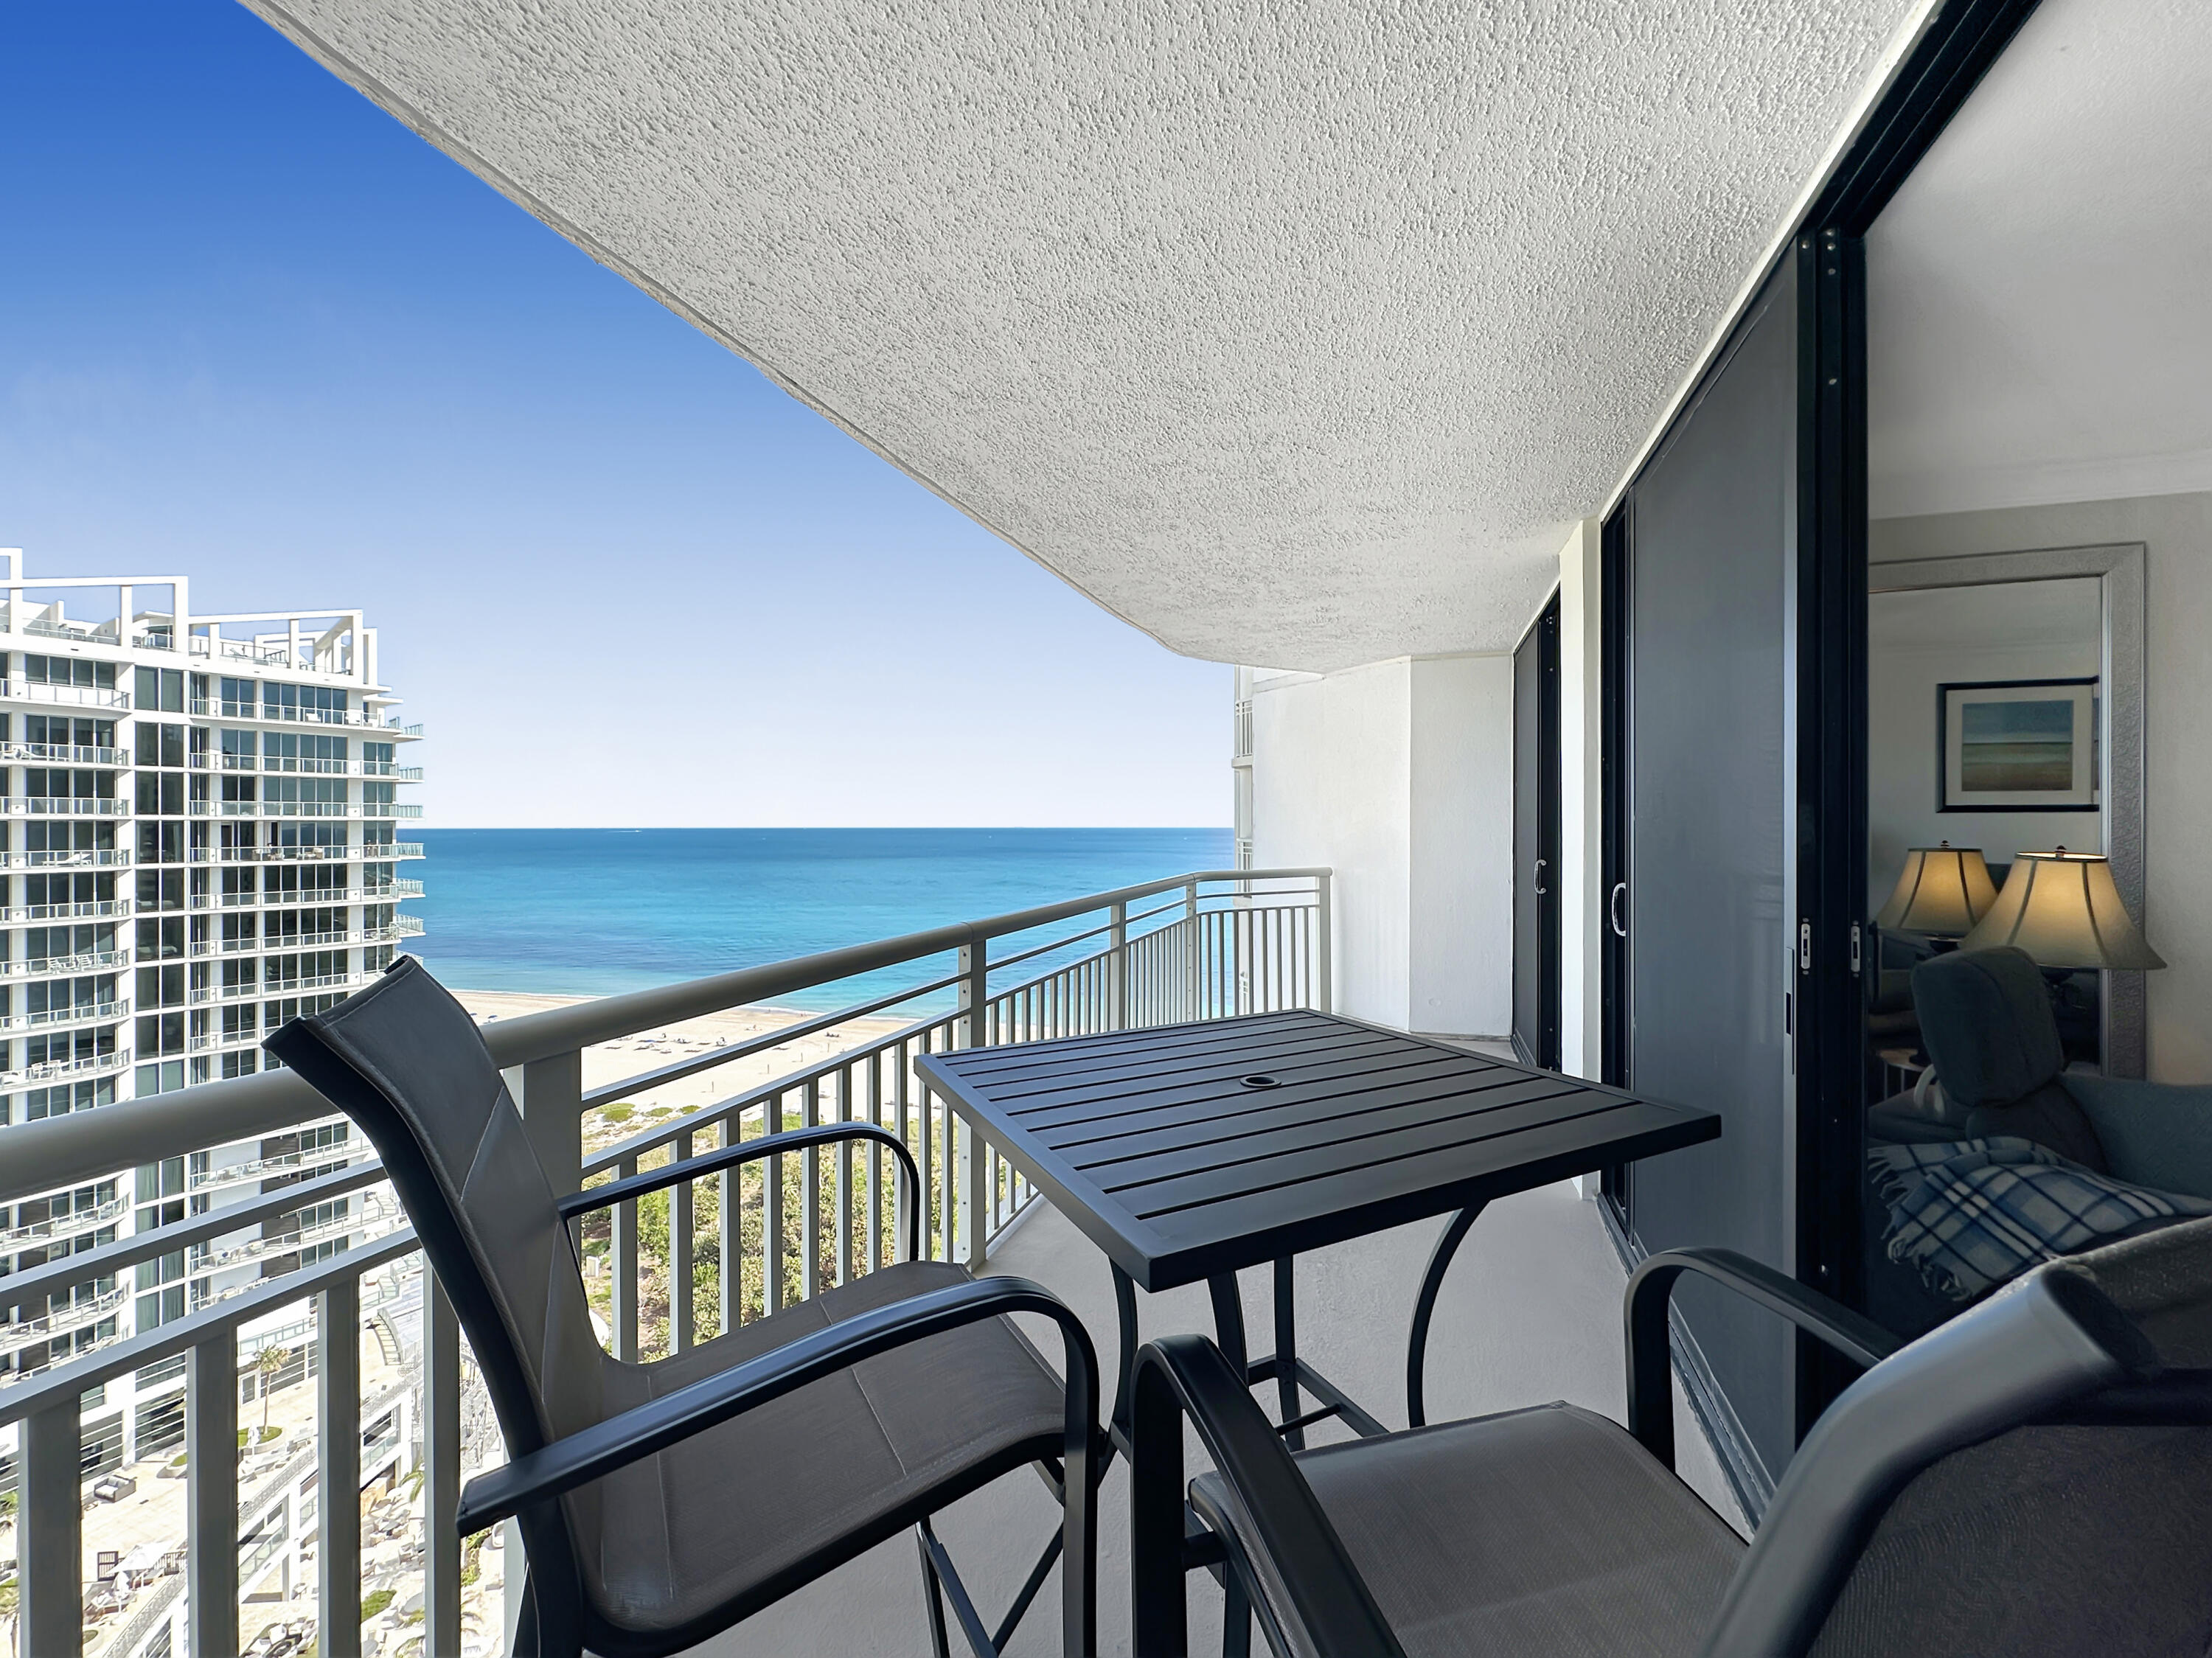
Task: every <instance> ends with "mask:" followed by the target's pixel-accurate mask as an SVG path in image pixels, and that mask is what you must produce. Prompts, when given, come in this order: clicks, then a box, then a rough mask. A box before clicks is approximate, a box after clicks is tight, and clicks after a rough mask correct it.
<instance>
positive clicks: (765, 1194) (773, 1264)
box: [761, 1094, 783, 1313]
mask: <svg viewBox="0 0 2212 1658" xmlns="http://www.w3.org/2000/svg"><path fill="white" fill-rule="evenodd" d="M765 1118H766V1124H767V1128H766V1132H767V1133H771V1134H781V1133H783V1096H782V1095H781V1094H777V1095H775V1096H772V1097H771V1098H770V1099H769V1102H768V1108H767V1111H766V1114H765ZM761 1180H762V1182H763V1184H762V1187H761V1309H762V1311H763V1312H769V1313H780V1312H781V1311H782V1310H783V1153H782V1152H781V1151H774V1152H770V1153H769V1155H768V1156H767V1157H764V1158H763V1159H762V1160H761Z"/></svg>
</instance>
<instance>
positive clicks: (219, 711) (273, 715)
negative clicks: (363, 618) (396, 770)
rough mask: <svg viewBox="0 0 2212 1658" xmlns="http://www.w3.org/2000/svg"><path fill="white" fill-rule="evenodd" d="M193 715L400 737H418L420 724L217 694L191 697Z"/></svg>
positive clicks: (354, 711) (356, 710) (359, 711)
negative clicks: (342, 728)
mask: <svg viewBox="0 0 2212 1658" xmlns="http://www.w3.org/2000/svg"><path fill="white" fill-rule="evenodd" d="M192 714H194V716H195V717H197V718H198V719H201V720H238V721H240V722H241V723H244V724H251V725H262V726H352V727H355V728H357V729H359V730H362V731H373V732H394V733H396V734H397V735H398V736H401V737H420V736H421V735H422V726H402V725H400V724H399V723H398V721H396V720H386V718H385V717H384V715H382V714H378V713H375V712H374V711H373V710H370V709H366V708H298V707H289V708H288V707H286V706H284V705H283V704H282V703H276V702H227V701H223V700H222V699H221V698H220V697H212V696H198V697H194V698H193V699H192Z"/></svg>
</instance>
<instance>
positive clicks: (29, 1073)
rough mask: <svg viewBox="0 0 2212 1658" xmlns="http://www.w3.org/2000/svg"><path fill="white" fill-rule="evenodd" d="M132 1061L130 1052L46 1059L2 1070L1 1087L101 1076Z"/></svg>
mask: <svg viewBox="0 0 2212 1658" xmlns="http://www.w3.org/2000/svg"><path fill="white" fill-rule="evenodd" d="M130 1063H131V1056H130V1055H129V1054H87V1055H86V1056H85V1057H84V1058H83V1059H81V1060H41V1061H40V1063H39V1064H37V1065H27V1066H21V1068H20V1069H17V1070H15V1071H0V1088H22V1087H26V1086H27V1085H29V1084H33V1083H44V1082H52V1081H54V1080H56V1079H57V1078H63V1077H91V1076H99V1075H101V1074H103V1073H105V1072H110V1071H120V1070H122V1069H123V1067H124V1066H126V1065H128V1064H130ZM111 1172H112V1171H111Z"/></svg>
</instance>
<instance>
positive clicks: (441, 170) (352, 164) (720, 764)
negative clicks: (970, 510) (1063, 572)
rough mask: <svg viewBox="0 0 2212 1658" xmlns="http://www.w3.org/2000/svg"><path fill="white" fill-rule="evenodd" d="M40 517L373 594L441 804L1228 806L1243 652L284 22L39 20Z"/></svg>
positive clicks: (187, 8)
mask: <svg viewBox="0 0 2212 1658" xmlns="http://www.w3.org/2000/svg"><path fill="white" fill-rule="evenodd" d="M0 133H4V137H0V143H4V146H5V158H6V159H5V163H4V166H0V224H4V226H5V231H4V236H0V545H9V546H21V547H22V548H24V549H25V550H26V559H27V565H28V568H30V570H31V571H32V572H33V575H34V576H35V575H37V574H56V575H71V574H107V573H110V572H115V573H129V572H134V571H135V572H155V571H163V570H172V569H173V570H181V571H183V572H185V574H189V575H190V576H191V578H192V581H193V592H192V598H193V603H194V604H195V607H196V608H197V609H200V610H218V609H223V610H228V609H241V610H242V609H249V608H251V609H276V608H280V607H283V606H289V605H294V604H298V605H319V606H331V605H351V604H361V605H363V606H365V607H366V608H367V609H368V611H369V619H370V622H371V623H372V624H373V625H375V626H377V627H378V628H380V630H381V641H382V647H383V664H384V667H385V672H386V678H387V679H389V680H390V681H392V683H393V684H394V685H395V686H396V687H397V688H398V689H399V690H400V691H401V692H402V693H403V694H404V696H405V698H406V702H405V708H404V712H405V714H406V716H407V717H408V718H409V719H410V720H423V721H425V722H427V723H428V726H429V730H430V735H431V739H432V740H431V741H429V742H428V743H426V744H423V745H422V749H421V750H420V751H419V757H420V758H421V759H422V761H423V762H425V763H426V764H427V765H428V767H429V768H430V776H431V779H432V780H431V781H430V782H428V783H427V784H425V785H424V786H423V793H422V795H421V796H420V797H419V798H420V799H422V800H423V801H424V802H425V804H426V805H428V808H429V812H430V821H431V822H433V823H441V824H447V825H470V824H501V825H529V824H816V823H841V824H843V823H849V824H867V823H924V824H962V823H975V824H1000V823H1005V824H1052V823H1089V824H1117V823H1157V824H1203V823H1225V822H1226V821H1227V819H1228V816H1229V791H1228V775H1229V774H1228V768H1227V765H1226V749H1227V740H1228V734H1229V732H1228V713H1229V710H1228V695H1229V674H1228V670H1227V669H1225V668H1223V667H1219V666H1216V665H1209V664H1204V663H1195V662H1191V661H1188V660H1186V659H1182V658H1180V657H1176V656H1175V655H1172V654H1171V653H1169V652H1167V651H1165V650H1164V649H1163V648H1161V647H1159V646H1158V645H1156V644H1154V643H1153V642H1152V641H1151V640H1149V639H1147V638H1146V637H1144V636H1143V635H1140V634H1138V633H1136V632H1135V631H1133V630H1132V629H1129V628H1127V627H1126V626H1125V625H1124V624H1122V623H1120V622H1117V621H1116V620H1115V619H1114V618H1113V617H1111V616H1108V615H1106V614H1105V613H1104V612H1103V611H1102V610H1097V609H1096V608H1095V607H1094V606H1092V605H1091V604H1090V603H1089V602H1088V601H1087V600H1085V599H1084V598H1082V597H1081V596H1080V595H1079V594H1077V593H1076V592H1074V591H1073V589H1071V588H1068V587H1067V586H1064V585H1063V584H1062V583H1061V582H1060V580H1058V579H1057V578H1056V577H1054V576H1052V575H1051V574H1048V573H1047V572H1046V571H1044V570H1042V569H1041V568H1038V567H1037V566H1036V565H1034V564H1032V563H1030V562H1029V561H1028V560H1027V559H1025V558H1024V557H1023V556H1021V555H1020V554H1018V553H1017V552H1015V551H1014V550H1012V549H1011V548H1009V547H1007V546H1006V545H1005V544H1003V543H1001V542H1000V541H998V540H997V539H995V538H994V537H992V536H990V535H988V534H987V533H986V532H985V531H982V530H981V529H979V528H978V527H976V526H975V525H973V524H971V523H970V522H969V520H967V519H965V518H963V517H962V516H961V515H960V514H959V513H957V512H955V511H954V510H953V509H951V507H947V506H945V504H944V503H942V502H941V501H938V500H937V499H936V498H935V497H934V496H933V495H930V494H929V493H928V492H927V491H926V490H924V489H921V487H920V486H918V485H916V484H915V483H912V482H910V481H909V480H908V479H907V478H906V477H904V476H903V475H902V474H900V473H899V472H897V471H895V470H893V469H892V468H891V467H890V466H888V465H885V464H884V462H882V461H880V460H878V459H876V458H875V457H874V456H873V455H872V454H870V453H869V452H867V451H866V450H865V449H862V448H861V447H860V446H858V445H856V444H854V442H853V441H852V440H849V439H848V438H847V437H845V436H844V435H843V434H842V433H840V432H838V431H837V430H836V428H833V427H831V426H830V425H829V424H828V423H827V422H824V421H823V420H821V419H819V418H818V417H817V416H815V415H813V414H812V413H811V412H810V411H808V410H805V409H804V408H802V407H800V406H799V404H796V403H793V401H791V400H790V399H789V398H787V397H785V396H784V395H783V394H782V393H781V392H778V391H777V390H775V388H774V387H773V386H769V384H768V383H767V382H766V381H765V380H763V379H762V378H761V377H760V375H759V374H757V373H756V372H755V371H754V370H753V369H752V367H750V365H748V364H747V363H745V362H744V361H741V360H740V359H738V358H736V357H733V356H732V355H729V354H728V353H727V352H726V351H724V350H722V349H720V347H718V346H716V345H714V344H713V343H710V342H709V341H708V340H707V339H705V338H704V337H702V336H700V335H698V334H697V333H696V332H694V331H692V330H691V329H690V328H689V327H687V326H686V325H684V323H682V322H681V321H679V320H678V319H676V318H674V317H672V316H671V315H670V314H668V313H666V312H665V311H663V310H661V309H660V308H659V307H658V306H656V305H654V304H653V302H652V301H650V300H648V299H647V298H646V297H645V296H644V295H641V294H640V293H638V292H637V291H636V290H635V289H634V288H631V287H630V286H629V284H628V283H626V282H623V280H622V279H621V278H620V277H618V276H614V275H612V274H611V273H609V272H607V271H605V270H601V269H599V267H598V266H597V265H595V264H592V262H591V260H590V259H589V258H586V256H585V255H583V254H582V253H580V252H578V251H577V250H576V249H574V247H572V246H569V245H568V243H567V242H565V241H563V240H561V239H560V238H559V237H558V236H556V234H554V233H553V232H551V231H550V230H548V229H547V228H544V226H543V225H541V224H539V223H538V222H537V221H536V220H534V219H532V218H531V217H530V216H527V215H526V214H525V213H523V212H522V211H521V210H520V209H518V208H516V207H514V206H513V205H512V204H510V203H507V201H506V200H505V199H504V198H502V197H500V196H498V195H497V194H495V192H494V191H491V190H490V189H489V188H487V187H486V186H485V185H482V184H481V183H479V182H478V181H477V179H475V178H474V177H473V176H471V174H469V173H466V172H465V171H463V170H462V169H461V168H460V167H458V166H456V165H454V164H453V162H451V161H447V159H446V158H445V157H444V156H442V155H440V154H438V153H437V152H436V151H435V150H433V149H430V148H429V147H428V145H426V144H424V143H422V142H421V141H420V140H418V139H416V137H413V136H412V135H411V134H410V133H409V132H407V131H405V130H404V128H402V127H401V126H399V125H398V124H397V123H396V122H394V121H392V120H391V119H390V118H388V117H386V116H385V115H384V114H382V113H381V112H380V111H378V110H377V109H375V108H374V106H372V105H370V104H369V103H368V101H367V100H364V99H362V98H361V97H360V96H358V95H357V94H355V93H354V92H353V91H351V90H350V89H349V88H346V87H344V86H343V85H342V84H341V83H339V82H337V81H335V80H333V79H332V78H331V77H330V76H327V75H326V74H325V73H324V71H323V70H320V69H319V68H318V67H317V66H316V65H315V64H313V63H312V62H311V61H310V60H309V59H307V58H306V57H304V56H302V55H301V53H299V52H297V51H295V49H294V48H293V47H292V46H289V44H287V43H286V42H285V41H283V39H281V38H279V37H278V36H277V35H276V34H275V33H273V32H271V31H270V29H268V28H267V27H265V26H264V25H263V24H262V23H261V22H260V21H258V20H257V19H256V18H254V17H253V16H252V15H251V14H250V13H248V12H246V10H245V9H242V8H240V7H238V6H235V5H233V4H230V3H228V0H129V3H115V4H108V3H101V4H81V3H72V0H19V3H15V4H11V5H9V6H7V7H5V8H0Z"/></svg>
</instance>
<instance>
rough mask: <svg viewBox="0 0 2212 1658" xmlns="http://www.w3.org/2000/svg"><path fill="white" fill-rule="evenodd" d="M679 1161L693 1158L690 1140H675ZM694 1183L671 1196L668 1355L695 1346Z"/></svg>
mask: <svg viewBox="0 0 2212 1658" xmlns="http://www.w3.org/2000/svg"><path fill="white" fill-rule="evenodd" d="M675 1155H676V1161H677V1162H678V1163H682V1162H683V1161H684V1159H685V1158H687V1157H690V1155H691V1136H690V1135H689V1134H678V1136H677V1137H676V1154H675ZM692 1218H693V1217H692V1213H691V1182H690V1181H684V1182H683V1183H682V1184H681V1185H678V1186H674V1187H670V1188H669V1193H668V1351H670V1352H671V1353H680V1352H682V1351H684V1349H685V1348H687V1347H690V1346H692V1345H695V1344H694V1342H693V1339H692V1329H691V1224H692Z"/></svg>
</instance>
